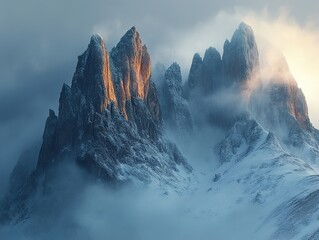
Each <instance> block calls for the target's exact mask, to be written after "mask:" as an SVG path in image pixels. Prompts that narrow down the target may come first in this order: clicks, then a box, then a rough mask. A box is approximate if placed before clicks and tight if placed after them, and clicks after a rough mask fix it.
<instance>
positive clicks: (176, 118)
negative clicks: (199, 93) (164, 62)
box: [162, 63, 193, 133]
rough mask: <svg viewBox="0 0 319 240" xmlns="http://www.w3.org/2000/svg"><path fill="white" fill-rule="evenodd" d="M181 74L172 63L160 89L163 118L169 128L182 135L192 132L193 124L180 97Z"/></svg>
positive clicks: (186, 105) (186, 106) (187, 109)
mask: <svg viewBox="0 0 319 240" xmlns="http://www.w3.org/2000/svg"><path fill="white" fill-rule="evenodd" d="M182 90H183V87H182V74H181V69H180V66H179V65H178V64H177V63H173V64H172V65H171V66H170V67H169V68H168V69H167V70H166V72H165V74H164V83H163V87H162V94H163V100H162V106H163V118H164V120H165V122H166V123H167V126H168V127H169V128H173V129H174V130H176V131H179V132H180V133H182V132H183V131H184V132H185V131H186V132H192V130H193V122H192V117H191V113H190V111H189V108H188V104H187V102H186V100H185V99H184V98H183V96H182Z"/></svg>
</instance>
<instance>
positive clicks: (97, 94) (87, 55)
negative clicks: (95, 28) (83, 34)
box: [72, 35, 117, 112]
mask: <svg viewBox="0 0 319 240" xmlns="http://www.w3.org/2000/svg"><path fill="white" fill-rule="evenodd" d="M72 88H73V89H74V91H77V90H79V91H81V93H82V94H83V96H84V97H85V99H86V101H88V102H90V103H91V104H92V105H93V107H94V109H95V110H96V111H99V112H101V111H103V110H104V109H105V108H106V107H107V106H108V105H109V104H110V103H111V102H113V103H114V104H115V105H117V99H116V96H115V92H114V86H113V81H112V77H111V70H110V61H109V55H108V53H107V51H106V47H105V43H104V41H103V39H102V38H101V37H100V36H99V35H93V36H92V38H91V41H90V44H89V46H88V49H87V50H86V51H85V52H84V53H83V54H82V55H81V56H79V59H78V64H77V68H76V71H75V74H74V77H73V80H72Z"/></svg>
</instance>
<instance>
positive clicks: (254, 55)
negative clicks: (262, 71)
mask: <svg viewBox="0 0 319 240" xmlns="http://www.w3.org/2000/svg"><path fill="white" fill-rule="evenodd" d="M258 68H259V54H258V49H257V44H256V40H255V36H254V32H253V30H252V29H251V27H250V26H248V25H247V24H245V23H241V24H240V25H239V27H238V29H237V30H236V31H235V33H234V35H233V36H232V38H231V41H230V42H229V41H228V40H226V41H225V44H224V53H223V72H224V76H225V78H226V80H227V82H228V84H233V83H235V84H237V83H239V84H240V83H242V82H244V81H246V80H248V79H249V78H251V77H252V76H251V74H255V72H256V71H258Z"/></svg>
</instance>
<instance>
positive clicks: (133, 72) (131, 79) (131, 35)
mask: <svg viewBox="0 0 319 240" xmlns="http://www.w3.org/2000/svg"><path fill="white" fill-rule="evenodd" d="M111 58H112V62H113V64H114V66H115V68H117V69H118V75H117V76H116V81H117V82H119V83H121V86H120V90H119V95H120V97H119V103H120V104H119V105H120V109H121V112H122V114H123V115H124V116H125V117H126V119H129V118H130V116H129V113H128V112H127V109H126V108H127V104H126V103H127V102H128V101H131V99H132V97H134V98H139V99H142V100H146V98H147V96H148V91H149V89H150V83H149V82H150V77H151V58H150V55H149V53H148V51H147V47H146V46H145V45H144V46H143V45H142V40H141V38H140V34H139V33H138V32H137V31H136V28H135V27H132V28H131V29H130V30H128V31H127V32H126V33H125V34H124V36H123V37H122V38H121V40H120V42H119V43H118V44H117V45H116V47H115V48H113V49H112V51H111Z"/></svg>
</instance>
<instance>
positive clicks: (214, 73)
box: [185, 23, 259, 98]
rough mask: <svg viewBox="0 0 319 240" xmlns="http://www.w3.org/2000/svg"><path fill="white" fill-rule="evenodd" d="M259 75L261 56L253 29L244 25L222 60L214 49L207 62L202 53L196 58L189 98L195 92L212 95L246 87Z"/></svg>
mask: <svg viewBox="0 0 319 240" xmlns="http://www.w3.org/2000/svg"><path fill="white" fill-rule="evenodd" d="M258 72H259V54H258V49H257V44H256V41H255V36H254V33H253V30H252V29H251V27H249V26H248V25H246V24H245V23H241V24H240V25H239V27H238V29H237V30H236V31H235V33H234V34H233V36H232V39H231V41H228V40H226V41H225V44H224V53H223V57H222V58H221V56H220V54H219V52H218V51H217V50H216V49H215V48H212V47H210V48H208V49H207V50H206V52H205V55H204V58H203V59H202V58H201V57H200V55H199V54H198V53H196V54H195V55H194V57H193V62H192V65H191V69H190V72H189V77H188V82H187V84H186V88H185V95H186V96H187V97H188V98H189V96H190V95H191V94H192V92H194V91H199V92H201V93H203V94H204V95H209V94H212V93H214V92H216V91H218V90H219V89H221V88H228V87H229V86H235V87H240V88H242V87H245V83H246V81H247V80H249V79H250V78H253V77H255V76H256V75H258Z"/></svg>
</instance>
